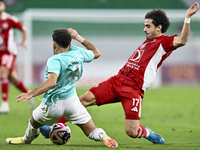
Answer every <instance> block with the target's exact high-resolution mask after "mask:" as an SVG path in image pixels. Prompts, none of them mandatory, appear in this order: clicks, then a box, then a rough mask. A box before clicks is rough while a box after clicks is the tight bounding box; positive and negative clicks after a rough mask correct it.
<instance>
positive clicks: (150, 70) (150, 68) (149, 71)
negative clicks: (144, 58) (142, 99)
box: [142, 44, 166, 91]
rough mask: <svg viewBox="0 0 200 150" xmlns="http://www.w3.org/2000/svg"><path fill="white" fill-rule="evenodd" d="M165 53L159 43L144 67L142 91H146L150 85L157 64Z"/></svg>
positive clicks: (154, 75)
mask: <svg viewBox="0 0 200 150" xmlns="http://www.w3.org/2000/svg"><path fill="white" fill-rule="evenodd" d="M165 54H166V52H165V50H164V48H163V47H162V45H161V44H160V46H159V48H158V50H157V51H156V53H155V54H154V56H153V57H152V58H151V60H150V61H149V63H148V65H147V67H146V69H145V73H144V82H143V86H142V89H143V90H144V91H146V90H147V89H148V87H150V86H151V84H152V83H153V81H154V79H155V77H156V72H157V67H158V64H159V62H160V61H161V59H162V56H163V55H165Z"/></svg>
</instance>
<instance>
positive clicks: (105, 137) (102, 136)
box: [99, 132, 118, 148]
mask: <svg viewBox="0 0 200 150" xmlns="http://www.w3.org/2000/svg"><path fill="white" fill-rule="evenodd" d="M99 138H100V139H101V141H102V142H103V143H104V144H105V145H106V146H107V147H113V148H114V147H118V144H117V142H116V141H115V140H114V139H111V138H110V137H109V136H108V135H107V134H106V133H103V132H101V133H99Z"/></svg>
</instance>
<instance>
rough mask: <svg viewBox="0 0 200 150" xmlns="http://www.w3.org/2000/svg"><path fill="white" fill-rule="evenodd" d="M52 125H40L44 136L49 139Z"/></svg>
mask: <svg viewBox="0 0 200 150" xmlns="http://www.w3.org/2000/svg"><path fill="white" fill-rule="evenodd" d="M51 128H52V127H51V126H48V125H43V126H42V127H40V133H41V134H42V135H43V136H44V138H46V139H48V138H49V133H50V130H51Z"/></svg>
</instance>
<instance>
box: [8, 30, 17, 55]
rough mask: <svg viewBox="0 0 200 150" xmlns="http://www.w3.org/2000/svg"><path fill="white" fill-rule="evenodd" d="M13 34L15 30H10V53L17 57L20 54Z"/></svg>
mask: <svg viewBox="0 0 200 150" xmlns="http://www.w3.org/2000/svg"><path fill="white" fill-rule="evenodd" d="M13 32H14V30H13V29H10V30H9V33H8V34H9V35H8V51H9V52H11V53H12V54H14V55H17V54H18V51H17V44H16V43H15V41H14V33H13Z"/></svg>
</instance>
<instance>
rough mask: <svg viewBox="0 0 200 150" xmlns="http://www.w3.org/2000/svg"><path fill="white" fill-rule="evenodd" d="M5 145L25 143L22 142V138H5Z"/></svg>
mask: <svg viewBox="0 0 200 150" xmlns="http://www.w3.org/2000/svg"><path fill="white" fill-rule="evenodd" d="M6 143H7V144H14V145H17V144H25V142H24V141H23V137H17V138H7V139H6Z"/></svg>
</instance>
